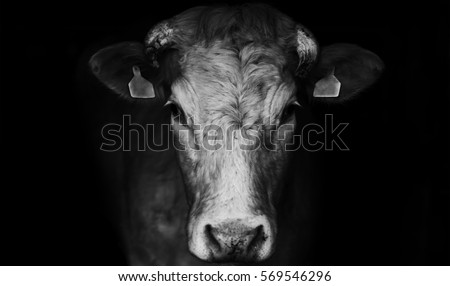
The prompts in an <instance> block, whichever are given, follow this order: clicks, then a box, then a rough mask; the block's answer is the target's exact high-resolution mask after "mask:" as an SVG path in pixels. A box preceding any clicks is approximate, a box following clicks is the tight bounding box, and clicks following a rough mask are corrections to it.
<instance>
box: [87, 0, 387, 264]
mask: <svg viewBox="0 0 450 286" xmlns="http://www.w3.org/2000/svg"><path fill="white" fill-rule="evenodd" d="M89 64H90V68H91V70H92V72H93V74H94V75H95V77H96V78H98V80H99V81H101V82H102V83H103V84H104V85H105V86H106V87H108V88H109V89H111V90H112V91H113V92H114V93H115V94H117V95H118V96H119V97H121V98H123V99H125V100H124V101H123V102H129V101H132V102H133V108H132V111H131V112H132V119H133V120H134V121H135V122H137V123H139V124H142V125H145V124H152V126H155V128H154V129H152V130H153V131H152V132H150V134H148V135H147V136H148V137H149V138H153V139H155V138H157V139H155V141H158V138H159V139H161V138H160V137H161V136H163V135H162V134H161V130H162V129H161V126H162V125H164V124H165V123H168V124H170V126H171V132H172V133H171V134H173V137H172V139H171V141H170V142H171V144H170V148H167V149H164V150H159V151H155V150H148V148H147V149H146V150H145V151H142V150H139V151H138V150H131V151H123V152H119V153H120V158H121V159H120V161H118V162H115V163H114V164H116V165H117V170H118V171H117V174H118V177H120V179H119V180H118V181H120V183H118V189H119V198H120V199H119V202H120V203H119V204H118V207H117V213H118V216H119V217H120V229H121V238H122V240H123V244H124V248H125V250H124V251H125V253H126V254H127V260H128V262H129V263H130V264H133V265H202V264H205V263H239V264H253V263H270V264H289V261H291V260H289V259H290V258H289V255H296V254H295V252H294V251H291V250H292V249H294V248H295V246H293V244H295V243H299V240H296V238H295V234H298V232H299V231H300V232H301V230H298V229H296V228H298V227H300V226H296V225H295V224H296V223H295V222H296V218H295V215H286V214H285V213H289V212H290V210H289V209H287V207H286V204H285V203H283V202H285V201H286V199H283V198H286V197H288V198H289V197H290V194H291V193H293V192H295V193H296V194H297V193H298V192H300V191H301V190H298V189H299V186H300V185H301V182H299V180H300V179H299V178H298V176H296V175H293V174H292V173H290V169H291V166H292V165H293V164H295V165H298V164H302V162H299V161H297V158H296V156H295V155H294V154H295V153H296V152H291V151H289V150H288V149H287V148H286V144H287V142H288V141H289V140H291V139H292V138H293V136H294V135H295V133H296V132H297V129H296V128H295V126H296V125H298V123H299V122H298V118H299V116H298V114H299V113H301V112H302V108H304V107H305V106H308V105H312V104H315V103H324V104H336V103H342V102H346V101H349V100H352V99H353V98H354V97H355V96H356V95H357V94H360V93H361V91H363V90H365V89H366V88H368V87H370V86H371V85H373V84H374V83H375V82H376V80H377V79H378V78H379V76H380V75H381V73H382V71H383V68H384V64H383V62H382V60H381V59H380V58H379V57H378V56H377V55H376V54H374V53H372V52H370V51H368V50H366V49H363V48H361V47H359V46H356V45H352V44H346V43H340V44H333V45H330V46H326V47H322V48H321V49H319V46H318V42H317V40H316V39H315V37H314V36H313V34H312V33H311V32H310V31H309V30H308V29H307V28H305V27H304V26H303V25H301V24H299V23H298V22H296V21H294V20H293V19H292V18H291V17H289V16H287V15H285V14H283V13H281V12H280V11H278V10H276V9H274V8H272V7H270V6H268V5H265V4H244V5H236V6H223V5H220V6H202V7H195V8H191V9H189V10H187V11H185V12H182V13H181V14H178V15H176V16H174V17H173V18H171V19H169V20H165V21H162V22H160V23H158V24H156V25H155V26H153V28H151V29H150V31H149V32H148V34H147V35H146V37H145V40H144V43H143V44H141V43H138V42H121V43H118V44H115V45H112V46H108V47H105V48H103V49H101V50H99V51H98V52H96V53H95V54H94V55H92V57H91V59H90V61H89ZM284 126H294V128H283V127H284ZM211 129H213V130H214V131H215V132H212V133H213V135H211V133H209V131H211ZM218 130H220V132H218ZM230 130H231V131H232V132H229V131H230ZM249 139H253V140H249ZM206 140H210V141H211V140H212V141H213V142H214V143H218V142H219V143H223V144H221V145H219V147H217V145H214V144H213V148H211V144H205V141H206ZM208 142H209V141H208ZM249 142H250V143H249ZM255 142H258V143H261V142H262V143H263V144H258V146H256V147H255V144H256V143H255ZM228 146H231V148H227V147H228ZM242 146H244V147H249V148H242ZM253 147H255V148H253ZM295 196H296V197H297V198H298V196H297V195H295ZM291 197H292V196H291ZM296 203H297V202H296V200H295V199H290V200H289V208H290V209H296V208H297V207H299V206H300V205H296ZM294 213H297V215H298V211H296V212H294ZM280 217H282V218H283V220H285V219H286V218H287V217H288V218H290V219H291V220H292V221H293V223H287V222H286V221H281V222H280Z"/></svg>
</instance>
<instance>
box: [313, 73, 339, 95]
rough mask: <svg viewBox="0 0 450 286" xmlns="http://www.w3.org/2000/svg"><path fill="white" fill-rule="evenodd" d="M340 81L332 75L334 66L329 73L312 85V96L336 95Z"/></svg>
mask: <svg viewBox="0 0 450 286" xmlns="http://www.w3.org/2000/svg"><path fill="white" fill-rule="evenodd" d="M340 89H341V82H340V81H339V80H338V79H337V78H336V77H335V76H334V68H333V70H332V71H331V73H330V74H329V75H327V76H326V77H324V78H322V79H320V80H319V81H318V82H316V85H315V86H314V92H313V97H338V96H339V90H340Z"/></svg>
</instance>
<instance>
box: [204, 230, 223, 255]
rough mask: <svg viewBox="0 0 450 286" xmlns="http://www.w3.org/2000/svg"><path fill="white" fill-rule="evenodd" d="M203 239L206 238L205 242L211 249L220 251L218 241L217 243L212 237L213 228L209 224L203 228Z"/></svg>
mask: <svg viewBox="0 0 450 286" xmlns="http://www.w3.org/2000/svg"><path fill="white" fill-rule="evenodd" d="M205 237H206V241H207V242H208V244H209V246H210V247H211V248H214V249H216V250H220V249H221V247H220V243H219V241H217V238H216V237H215V236H214V234H213V228H212V226H211V225H210V224H207V225H206V226H205Z"/></svg>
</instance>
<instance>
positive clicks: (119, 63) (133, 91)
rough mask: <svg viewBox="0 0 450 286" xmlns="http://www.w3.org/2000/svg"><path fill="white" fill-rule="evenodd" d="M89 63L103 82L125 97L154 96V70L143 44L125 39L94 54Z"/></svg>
mask: <svg viewBox="0 0 450 286" xmlns="http://www.w3.org/2000/svg"><path fill="white" fill-rule="evenodd" d="M89 65H90V67H91V70H92V72H93V74H94V75H95V76H96V77H97V78H98V79H99V80H100V81H101V82H102V83H104V84H105V85H106V86H107V87H108V88H110V89H111V90H113V91H114V92H116V93H117V94H119V95H121V96H123V97H125V98H131V97H133V98H154V97H155V89H154V87H153V84H152V83H151V81H150V80H149V79H150V78H152V77H153V76H154V73H155V71H154V68H153V67H152V66H151V64H150V62H149V60H148V59H147V57H146V56H145V52H144V46H143V45H142V44H140V43H137V42H122V43H118V44H115V45H112V46H109V47H106V48H103V49H101V50H100V51H98V52H97V53H95V54H94V55H93V56H92V57H91V59H90V60H89Z"/></svg>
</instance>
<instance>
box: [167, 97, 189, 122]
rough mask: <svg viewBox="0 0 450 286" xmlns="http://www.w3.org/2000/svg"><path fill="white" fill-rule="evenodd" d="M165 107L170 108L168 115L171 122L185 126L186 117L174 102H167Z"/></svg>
mask: <svg viewBox="0 0 450 286" xmlns="http://www.w3.org/2000/svg"><path fill="white" fill-rule="evenodd" d="M167 105H169V107H170V113H171V114H172V117H173V120H174V121H175V122H177V123H180V124H186V117H185V115H184V112H183V110H182V109H181V107H180V106H179V105H178V104H176V103H174V102H168V103H167Z"/></svg>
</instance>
